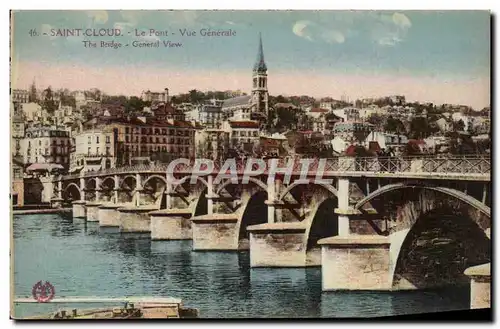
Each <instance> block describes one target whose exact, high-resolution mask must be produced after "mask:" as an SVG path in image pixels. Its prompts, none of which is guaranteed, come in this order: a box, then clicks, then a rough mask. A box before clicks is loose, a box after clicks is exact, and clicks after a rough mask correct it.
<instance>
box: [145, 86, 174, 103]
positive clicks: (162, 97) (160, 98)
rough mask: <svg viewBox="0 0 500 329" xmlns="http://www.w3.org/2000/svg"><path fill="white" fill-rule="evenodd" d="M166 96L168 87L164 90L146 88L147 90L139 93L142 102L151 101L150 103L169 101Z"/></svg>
mask: <svg viewBox="0 0 500 329" xmlns="http://www.w3.org/2000/svg"><path fill="white" fill-rule="evenodd" d="M168 98H169V97H168V88H165V90H164V91H150V90H147V91H143V92H142V93H141V99H142V100H143V101H144V102H151V103H155V102H165V103H168V102H169V99H168Z"/></svg>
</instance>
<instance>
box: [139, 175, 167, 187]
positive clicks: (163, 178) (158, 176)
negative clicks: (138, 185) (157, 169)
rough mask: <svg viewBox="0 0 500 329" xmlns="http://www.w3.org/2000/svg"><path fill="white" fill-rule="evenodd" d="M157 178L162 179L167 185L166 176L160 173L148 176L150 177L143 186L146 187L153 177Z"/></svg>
mask: <svg viewBox="0 0 500 329" xmlns="http://www.w3.org/2000/svg"><path fill="white" fill-rule="evenodd" d="M155 178H156V179H159V180H161V181H162V182H163V183H164V184H165V186H166V185H167V180H166V179H165V177H163V176H160V175H151V176H149V177H148V178H147V179H146V180H145V181H144V183H143V184H142V187H143V188H144V187H146V184H147V183H148V182H149V181H151V180H152V179H155Z"/></svg>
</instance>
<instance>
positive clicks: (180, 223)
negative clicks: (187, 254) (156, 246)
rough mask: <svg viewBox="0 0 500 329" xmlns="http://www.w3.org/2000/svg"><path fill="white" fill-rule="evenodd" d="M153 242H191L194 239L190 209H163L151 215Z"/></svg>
mask: <svg viewBox="0 0 500 329" xmlns="http://www.w3.org/2000/svg"><path fill="white" fill-rule="evenodd" d="M149 216H150V221H151V240H189V239H192V238H193V233H192V230H191V210H190V209H162V210H156V211H152V212H150V213H149Z"/></svg>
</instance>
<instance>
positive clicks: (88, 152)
mask: <svg viewBox="0 0 500 329" xmlns="http://www.w3.org/2000/svg"><path fill="white" fill-rule="evenodd" d="M87 154H88V155H90V147H89V148H88V149H87Z"/></svg>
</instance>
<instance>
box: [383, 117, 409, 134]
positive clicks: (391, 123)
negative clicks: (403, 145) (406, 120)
mask: <svg viewBox="0 0 500 329" xmlns="http://www.w3.org/2000/svg"><path fill="white" fill-rule="evenodd" d="M384 130H385V131H388V132H391V133H396V134H402V133H404V132H406V131H405V126H404V124H403V122H401V120H399V119H395V118H393V117H392V116H389V117H388V118H387V121H386V123H385V125H384Z"/></svg>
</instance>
